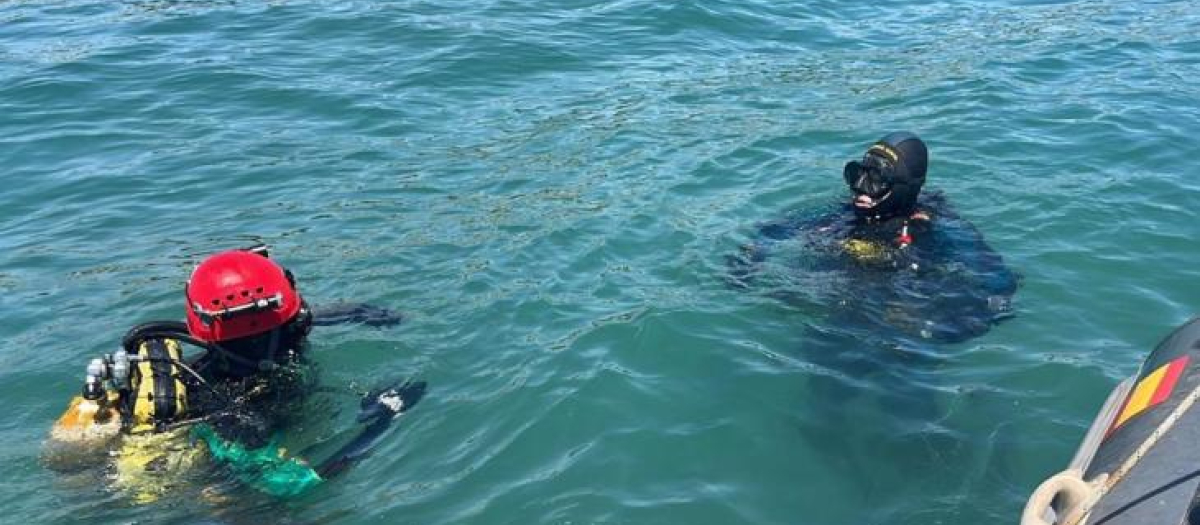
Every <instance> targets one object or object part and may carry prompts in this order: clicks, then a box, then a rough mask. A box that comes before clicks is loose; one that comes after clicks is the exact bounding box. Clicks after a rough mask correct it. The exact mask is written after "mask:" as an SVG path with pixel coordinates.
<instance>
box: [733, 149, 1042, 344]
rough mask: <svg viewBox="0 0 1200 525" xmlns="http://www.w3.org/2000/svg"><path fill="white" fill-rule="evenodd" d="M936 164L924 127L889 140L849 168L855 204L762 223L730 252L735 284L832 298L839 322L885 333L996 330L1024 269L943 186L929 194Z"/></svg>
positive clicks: (797, 300)
mask: <svg viewBox="0 0 1200 525" xmlns="http://www.w3.org/2000/svg"><path fill="white" fill-rule="evenodd" d="M928 164H929V151H928V149H927V148H926V146H925V143H924V142H923V141H922V140H921V139H920V138H918V137H917V136H916V135H915V134H913V133H909V132H896V133H890V134H888V135H886V136H884V137H883V138H881V139H879V140H878V141H877V142H875V143H874V144H872V145H871V146H870V147H869V148H867V151H866V153H865V154H864V155H863V157H862V159H861V160H857V161H851V162H849V163H847V164H846V166H845V169H844V170H843V172H842V175H843V178H844V179H845V182H846V184H847V185H848V186H849V188H850V190H851V192H852V198H851V200H850V202H849V203H847V204H845V205H842V206H840V207H839V208H838V210H836V211H834V212H832V213H825V214H821V215H819V216H815V217H814V216H812V215H792V216H789V217H787V218H785V219H783V220H780V221H775V222H772V223H768V224H765V225H762V226H761V227H760V228H759V231H758V235H757V236H756V238H755V240H754V242H752V243H749V244H747V245H745V246H743V250H742V253H741V254H739V255H738V256H733V257H730V261H729V262H730V267H731V277H732V279H731V281H732V283H733V284H734V285H736V286H738V287H749V286H750V285H751V284H755V285H756V286H758V287H765V288H766V290H767V291H768V293H769V294H770V295H773V296H777V297H781V298H784V299H785V300H788V301H789V302H791V303H793V304H802V305H810V304H813V303H817V304H823V305H826V306H832V308H831V309H829V308H827V310H831V311H832V315H831V319H832V320H834V321H836V324H838V325H841V326H851V327H855V328H862V329H865V330H867V331H869V332H871V333H872V335H875V336H878V335H879V334H880V333H884V334H886V333H888V332H889V331H891V332H892V333H895V332H899V334H901V335H907V336H916V337H919V338H921V339H929V340H935V341H939V342H960V341H964V340H966V339H969V338H971V337H975V336H978V335H981V334H983V333H985V332H987V331H988V330H989V329H990V327H991V326H992V325H994V324H995V323H997V322H999V321H1000V320H1002V319H1005V318H1007V317H1010V316H1011V297H1012V295H1013V294H1014V293H1015V292H1016V289H1017V283H1018V281H1019V278H1018V276H1017V274H1015V273H1014V272H1012V271H1011V270H1009V269H1008V268H1006V267H1005V266H1004V264H1003V261H1002V259H1001V258H1000V256H999V255H997V254H996V253H995V252H994V251H992V249H991V248H990V247H989V246H988V245H987V243H986V242H984V240H983V238H982V236H981V235H980V234H979V232H978V231H977V230H976V229H975V228H974V227H973V226H972V225H971V224H970V223H968V222H967V221H966V220H964V219H962V218H961V217H960V216H958V214H957V213H955V212H954V210H953V209H952V208H951V207H950V206H949V205H948V203H947V202H946V199H945V198H944V197H943V196H942V195H941V193H940V192H939V193H933V194H922V193H921V188H922V186H923V185H924V184H925V174H926V170H927V168H928ZM773 254H775V255H776V256H772V255H773ZM831 275H832V276H834V277H833V278H831V277H830V276H831ZM831 296H832V297H831Z"/></svg>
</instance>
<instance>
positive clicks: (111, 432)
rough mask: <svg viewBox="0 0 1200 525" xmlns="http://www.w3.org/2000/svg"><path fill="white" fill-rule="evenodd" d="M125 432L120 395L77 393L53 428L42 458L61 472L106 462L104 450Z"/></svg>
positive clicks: (113, 393) (47, 464)
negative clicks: (98, 395) (88, 395)
mask: <svg viewBox="0 0 1200 525" xmlns="http://www.w3.org/2000/svg"><path fill="white" fill-rule="evenodd" d="M120 434H121V414H120V413H119V412H118V411H117V394H116V393H115V392H112V393H110V394H108V395H106V396H104V397H102V398H100V399H95V400H92V399H84V397H83V396H75V397H74V398H72V399H71V403H70V404H69V405H68V406H67V410H66V411H64V412H63V414H62V415H61V416H59V418H58V420H57V421H55V422H54V426H53V427H51V428H50V437H49V438H48V439H47V440H46V442H45V444H44V447H43V449H42V461H43V462H44V463H45V464H46V466H48V467H50V468H52V469H54V470H58V471H70V470H75V469H77V468H82V467H86V466H87V465H89V464H92V463H97V462H99V461H102V460H103V458H104V457H105V455H104V454H97V453H96V452H97V451H101V450H104V449H105V448H106V447H107V446H109V443H111V442H112V441H113V440H114V439H116V437H117V436H119V435H120Z"/></svg>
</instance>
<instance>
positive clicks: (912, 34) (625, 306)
mask: <svg viewBox="0 0 1200 525" xmlns="http://www.w3.org/2000/svg"><path fill="white" fill-rule="evenodd" d="M1197 13H1200V4H1197V3H1196V2H1185V1H1180V2H1152V3H1140V2H1135V3H1130V2H1117V1H1110V0H1101V1H1095V2H1070V3H1036V2H1035V3H1027V2H974V3H962V2H912V3H903V2H884V3H879V2H841V1H838V2H833V1H821V2H815V3H814V2H803V3H800V2H790V3H786V2H785V3H780V2H772V1H763V0H756V1H752V2H729V1H709V2H694V1H680V2H628V1H615V2H585V1H568V2H541V3H537V2H527V1H520V0H518V1H507V2H504V1H492V2H434V3H430V2H412V1H406V2H371V1H345V2H334V1H298V2H282V1H275V2H243V1H239V0H230V1H195V2H173V1H140V2H90V1H72V0H68V1H61V2H48V1H12V0H10V1H6V2H2V3H0V173H2V174H3V175H2V177H3V181H4V182H5V184H4V189H3V192H2V193H0V254H3V255H2V256H0V316H2V317H0V319H2V321H0V339H2V340H3V341H4V344H3V349H2V351H0V384H2V385H3V387H2V388H0V391H2V392H3V399H4V401H5V404H6V406H7V407H8V411H9V412H8V413H9V415H8V417H7V418H5V419H4V420H3V421H2V422H0V464H2V465H4V467H5V473H4V476H0V507H2V508H3V509H4V510H3V514H2V515H0V521H3V522H5V523H74V522H81V523H82V522H86V523H132V522H137V523H163V522H179V523H254V524H260V523H268V522H288V523H347V524H352V523H420V524H425V523H471V524H500V523H506V524H507V523H511V524H529V523H562V524H567V523H571V524H584V523H661V524H730V523H780V524H784V523H786V524H816V525H821V524H864V523H872V524H933V523H1012V522H1015V520H1016V519H1017V515H1018V513H1019V510H1020V508H1021V506H1022V505H1023V503H1024V499H1025V497H1026V496H1027V494H1028V493H1029V492H1030V491H1031V490H1032V488H1033V487H1034V486H1035V485H1036V484H1037V483H1038V482H1039V481H1040V480H1041V479H1042V478H1043V477H1045V476H1047V475H1048V474H1050V473H1052V472H1054V471H1057V470H1058V469H1060V468H1062V467H1063V466H1064V465H1065V463H1066V462H1067V461H1068V460H1069V459H1070V455H1071V453H1072V451H1073V450H1074V448H1075V446H1076V445H1077V443H1078V441H1079V439H1080V438H1081V437H1082V434H1083V432H1084V430H1085V429H1086V426H1087V424H1088V423H1089V421H1090V420H1091V417H1092V416H1093V414H1094V412H1095V410H1096V409H1097V408H1098V407H1099V405H1100V403H1101V402H1102V400H1103V396H1104V395H1105V393H1106V392H1107V390H1108V389H1109V388H1111V387H1112V386H1113V385H1114V384H1115V382H1116V381H1117V380H1118V379H1119V378H1121V377H1123V376H1125V375H1127V374H1129V373H1131V372H1132V371H1133V370H1134V369H1135V367H1136V365H1137V364H1138V362H1139V361H1140V359H1141V357H1142V356H1143V355H1144V353H1145V352H1146V351H1148V350H1149V348H1150V347H1151V346H1152V345H1153V343H1154V342H1155V341H1157V340H1158V339H1159V338H1160V337H1162V336H1163V335H1165V334H1166V333H1167V331H1168V330H1169V329H1170V328H1172V327H1174V326H1176V325H1178V324H1180V323H1181V322H1183V321H1184V320H1186V319H1188V318H1189V317H1190V316H1191V315H1192V314H1193V312H1195V311H1196V310H1197V308H1198V307H1200V280H1198V278H1200V270H1198V269H1197V265H1196V264H1195V261H1196V258H1195V256H1196V253H1197V252H1196V250H1195V241H1194V239H1195V236H1196V233H1197V230H1198V228H1200V226H1197V225H1198V224H1200V222H1198V217H1197V209H1200V182H1198V181H1200V179H1198V178H1197V177H1196V173H1197V169H1198V168H1200V166H1198V165H1197V161H1196V155H1195V152H1196V151H1197V144H1196V137H1197V136H1200V109H1198V108H1197V101H1198V100H1200V83H1198V82H1196V79H1197V78H1200V40H1198V39H1197V37H1196V36H1195V34H1196V32H1195V28H1196V27H1198V26H1200V15H1197ZM896 129H911V130H913V131H916V132H918V133H920V134H921V135H922V136H923V137H924V138H926V139H927V141H928V143H929V145H930V148H931V151H932V167H931V171H930V182H929V184H928V187H929V188H934V189H940V190H943V191H945V192H946V193H947V195H949V197H950V199H951V200H952V202H953V203H954V204H955V206H956V208H957V209H958V211H959V212H960V213H961V214H962V215H963V216H964V217H966V218H968V219H970V220H971V221H972V222H974V223H975V225H976V226H977V227H978V228H979V229H980V231H981V232H983V234H984V235H985V236H986V238H987V239H988V242H989V243H990V244H991V245H992V247H993V248H995V249H996V250H997V251H998V252H1000V253H1001V254H1002V255H1003V256H1004V258H1005V260H1006V261H1007V262H1008V264H1009V265H1010V266H1012V267H1013V268H1014V269H1015V270H1016V271H1018V272H1019V273H1021V274H1022V275H1023V281H1022V283H1021V288H1020V290H1019V292H1018V293H1017V297H1016V311H1017V315H1016V317H1015V318H1014V319H1011V320H1009V321H1007V322H1005V323H1003V324H1001V325H1000V326H999V327H997V328H995V329H993V330H992V331H991V332H989V333H988V334H986V335H985V336H983V337H980V338H977V339H973V340H971V341H968V342H966V343H962V344H955V345H936V344H933V343H929V344H925V345H918V348H917V349H916V352H911V353H907V354H906V353H896V352H888V351H887V347H888V345H886V344H876V343H875V342H867V343H863V344H859V345H847V346H845V347H843V348H836V349H832V350H831V351H837V352H847V353H854V354H847V355H860V356H862V359H863V360H865V361H867V362H870V363H874V366H872V367H870V369H869V372H868V373H864V374H861V375H856V376H853V377H852V376H849V375H846V374H838V373H837V372H838V371H836V370H830V369H829V368H827V367H822V366H816V365H814V364H813V359H812V354H811V352H813V351H814V346H813V345H812V344H810V343H811V341H810V340H809V338H810V337H811V334H812V333H814V331H819V330H829V329H836V327H828V326H825V325H824V322H825V320H826V319H825V317H824V314H825V311H824V309H823V307H822V305H820V304H815V305H810V306H809V307H798V306H796V305H792V304H786V303H783V302H780V301H778V300H775V299H773V298H772V297H770V296H769V295H767V294H762V293H755V292H753V291H751V292H746V291H741V290H737V289H734V288H731V287H729V286H727V284H726V282H725V279H724V274H725V272H726V267H725V256H726V255H728V254H730V253H733V252H735V251H736V250H737V247H738V246H739V245H740V244H741V243H743V242H746V241H747V240H748V239H749V238H750V236H751V234H752V232H753V230H754V225H755V224H756V223H758V222H760V221H764V220H770V219H773V218H776V217H779V216H780V215H782V214H784V213H786V212H788V211H792V210H798V209H806V208H814V207H821V206H827V205H828V204H829V203H830V202H832V201H834V200H836V199H839V198H842V197H843V191H844V190H843V187H842V185H841V182H840V173H841V166H842V163H844V162H845V161H846V160H849V159H851V158H854V157H857V156H858V155H860V154H861V151H862V149H863V148H864V147H865V146H866V145H868V144H869V143H870V142H871V141H872V140H874V139H876V138H878V137H879V136H881V135H883V134H884V133H886V132H888V131H892V130H896ZM254 241H264V242H267V243H269V244H270V245H272V247H273V248H274V253H275V255H276V257H277V258H278V259H279V260H281V261H282V262H283V263H285V264H286V265H288V266H289V267H290V268H291V269H293V270H294V271H295V272H296V274H297V275H298V277H299V279H300V284H301V289H302V291H303V292H304V294H305V296H306V297H307V298H308V299H309V300H310V301H312V302H314V303H317V304H322V303H330V302H334V301H337V300H356V301H365V302H370V303H372V304H377V305H382V306H389V307H393V308H396V309H398V310H400V311H402V312H403V313H404V315H405V316H406V319H405V322H404V323H403V324H402V325H401V326H399V327H396V328H388V329H374V328H363V327H353V326H338V327H321V328H319V329H318V330H317V331H316V332H314V334H313V336H312V343H313V355H314V357H315V359H316V360H317V361H318V362H319V363H320V366H321V368H322V372H323V381H324V382H325V383H326V384H328V385H331V386H335V387H339V388H340V387H346V386H350V385H357V386H360V387H363V388H366V387H370V386H373V385H375V384H379V383H383V382H386V381H390V380H393V379H396V378H401V377H410V376H411V377H417V378H421V379H424V380H426V381H428V382H429V391H428V394H427V396H426V398H425V399H424V400H423V401H422V402H421V403H420V404H419V405H418V406H417V407H415V408H414V409H413V410H412V411H411V412H410V413H409V414H407V415H405V416H404V417H402V418H401V419H400V420H399V421H398V424H397V426H396V428H395V430H394V431H393V432H392V433H391V434H390V435H389V436H388V437H387V439H385V440H384V441H383V442H382V444H381V445H380V447H379V448H378V449H377V451H376V453H375V455H374V456H373V457H372V459H371V460H370V461H368V462H365V463H363V464H360V465H358V466H356V467H355V468H354V469H353V470H351V471H350V472H349V473H347V474H346V475H345V476H344V477H342V478H339V479H336V480H334V481H333V482H331V483H327V484H325V485H324V486H322V487H319V488H318V489H317V490H315V491H313V492H311V493H309V494H306V495H304V496H302V497H299V498H296V499H292V500H287V501H276V500H272V499H270V498H267V497H264V496H259V495H255V494H253V493H251V492H250V491H249V490H242V491H238V490H236V489H232V490H230V488H229V487H225V489H226V491H225V492H223V494H225V496H224V497H207V498H206V497H195V496H196V494H197V493H206V494H207V493H210V492H211V491H210V492H204V491H203V490H202V488H197V489H196V491H191V492H189V491H185V490H181V491H180V492H179V494H178V495H176V496H168V497H166V498H164V499H162V500H160V501H158V502H156V503H152V504H148V505H140V506H138V505H131V504H129V502H128V501H126V500H123V499H122V498H120V497H118V496H116V495H114V494H112V493H110V492H109V491H108V490H107V489H106V488H105V483H104V482H103V479H102V478H101V477H100V474H93V475H92V476H90V477H88V476H83V477H67V476H59V475H55V474H54V473H52V472H50V471H48V470H46V469H45V468H44V467H43V466H42V465H41V464H40V463H39V461H38V454H39V451H40V447H41V442H42V440H43V438H44V437H45V435H46V432H47V430H48V428H49V426H50V423H51V422H52V421H53V419H54V418H55V417H56V416H57V414H58V413H59V412H60V411H61V410H62V409H63V407H64V406H65V403H66V401H67V400H68V399H69V397H70V396H72V395H73V394H75V393H76V392H77V391H78V388H79V384H80V381H81V379H82V375H83V367H84V365H85V364H86V362H87V360H88V359H89V358H91V357H93V356H95V355H97V354H100V353H104V352H109V351H112V350H113V349H115V347H116V345H117V342H118V341H119V338H120V336H121V335H122V333H123V332H124V330H125V329H126V328H127V327H129V326H130V325H132V324H134V323H137V322H141V321H145V320H150V319H159V318H165V319H178V318H180V317H181V316H182V307H183V301H182V284H183V281H184V280H185V279H186V278H187V275H188V272H189V270H190V268H191V267H192V265H194V264H195V263H196V262H197V261H198V260H199V259H200V258H201V257H203V255H204V254H207V253H210V252H212V251H215V250H219V249H223V248H227V247H233V246H241V245H247V244H250V243H252V242H254ZM825 350H829V349H825ZM355 410H357V402H356V401H355V400H353V399H350V398H344V399H343V398H337V399H332V400H326V402H324V403H316V404H313V405H312V406H311V407H310V408H309V412H308V413H306V414H302V415H301V416H300V422H299V423H297V425H296V426H295V427H294V428H291V429H290V430H289V436H288V437H287V439H288V440H289V442H290V443H291V446H292V447H294V449H295V450H297V451H303V450H305V449H306V447H308V446H309V445H312V444H316V445H315V448H312V449H309V450H311V451H312V453H313V454H319V453H320V452H321V451H323V450H328V449H329V448H331V447H333V446H335V444H336V443H337V442H338V440H340V439H345V438H347V437H348V436H350V435H351V434H352V433H353V428H354V427H353V414H354V412H355ZM331 412H332V413H334V414H335V415H333V416H332V417H331ZM214 479H216V480H217V481H214ZM219 480H220V477H219V476H215V477H214V476H208V477H205V478H203V480H202V481H203V482H205V483H219ZM200 482H201V481H197V483H200ZM218 492H220V491H218Z"/></svg>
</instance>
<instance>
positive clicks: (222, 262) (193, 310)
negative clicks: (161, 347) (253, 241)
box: [184, 246, 301, 343]
mask: <svg viewBox="0 0 1200 525" xmlns="http://www.w3.org/2000/svg"><path fill="white" fill-rule="evenodd" d="M184 295H186V296H187V327H188V332H190V333H191V334H192V336H194V337H196V338H197V339H200V340H202V341H207V342H210V343H215V342H220V341H228V340H230V339H238V338H241V337H246V336H250V335H255V334H260V333H263V332H267V331H269V330H271V329H274V328H278V327H280V326H283V325H284V324H286V323H287V322H288V321H290V320H291V319H292V317H294V316H295V315H296V313H297V312H299V311H300V303H301V300H300V294H299V293H297V292H296V286H295V283H294V282H293V280H292V276H291V274H290V273H288V271H287V270H284V269H283V267H282V266H280V265H278V264H275V261H272V260H271V259H268V258H267V249H266V247H265V246H257V247H254V248H249V249H245V250H230V251H227V252H221V253H218V254H216V255H211V256H209V257H208V258H207V259H205V260H204V261H203V262H201V263H200V264H199V265H198V266H196V269H195V270H193V271H192V277H191V278H190V279H188V283H187V288H186V289H185V291H184Z"/></svg>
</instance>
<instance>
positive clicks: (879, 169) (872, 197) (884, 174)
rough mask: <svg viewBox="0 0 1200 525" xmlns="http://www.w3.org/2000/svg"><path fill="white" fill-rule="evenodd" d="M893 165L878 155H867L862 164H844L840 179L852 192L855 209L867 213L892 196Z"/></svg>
mask: <svg viewBox="0 0 1200 525" xmlns="http://www.w3.org/2000/svg"><path fill="white" fill-rule="evenodd" d="M895 171H896V169H895V165H894V164H892V163H891V162H890V161H889V160H888V159H886V158H884V157H881V156H879V155H874V154H871V153H868V154H867V155H866V156H864V157H863V160H862V162H849V163H846V168H845V170H843V172H842V177H844V178H845V179H846V184H847V185H849V186H850V191H851V192H853V194H854V197H853V201H852V202H853V204H854V207H855V209H857V210H860V211H863V212H869V211H871V210H873V209H875V208H877V207H879V205H880V204H882V203H883V202H884V201H886V200H888V198H889V197H891V196H892V189H893V186H894V184H895Z"/></svg>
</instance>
